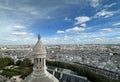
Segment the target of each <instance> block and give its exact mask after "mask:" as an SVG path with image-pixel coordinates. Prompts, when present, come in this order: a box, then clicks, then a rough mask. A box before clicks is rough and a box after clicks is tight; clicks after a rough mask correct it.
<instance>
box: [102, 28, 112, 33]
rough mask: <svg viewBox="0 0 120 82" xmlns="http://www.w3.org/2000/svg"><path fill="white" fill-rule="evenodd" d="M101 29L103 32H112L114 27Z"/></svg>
mask: <svg viewBox="0 0 120 82" xmlns="http://www.w3.org/2000/svg"><path fill="white" fill-rule="evenodd" d="M101 31H102V32H112V31H113V29H111V28H103V29H101Z"/></svg>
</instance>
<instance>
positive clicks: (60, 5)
mask: <svg viewBox="0 0 120 82" xmlns="http://www.w3.org/2000/svg"><path fill="white" fill-rule="evenodd" d="M119 5H120V0H74V1H73V0H59V1H57V0H51V1H49V0H39V1H38V0H20V1H16V0H0V11H1V12H0V28H1V29H0V45H24V44H34V43H35V42H36V41H37V38H36V36H37V34H40V35H41V36H42V38H41V39H42V42H43V43H44V44H118V43H120V20H119V19H120V6H119Z"/></svg>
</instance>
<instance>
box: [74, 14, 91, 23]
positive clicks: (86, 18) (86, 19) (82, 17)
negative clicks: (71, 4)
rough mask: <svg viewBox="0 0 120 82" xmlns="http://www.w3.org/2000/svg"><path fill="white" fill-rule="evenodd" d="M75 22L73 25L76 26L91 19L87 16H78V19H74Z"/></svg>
mask: <svg viewBox="0 0 120 82" xmlns="http://www.w3.org/2000/svg"><path fill="white" fill-rule="evenodd" d="M75 20H76V21H77V22H76V23H75V25H77V24H82V23H85V22H87V21H89V20H91V18H90V17H88V16H79V17H76V18H75Z"/></svg>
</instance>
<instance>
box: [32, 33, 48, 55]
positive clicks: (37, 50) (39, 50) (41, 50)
mask: <svg viewBox="0 0 120 82" xmlns="http://www.w3.org/2000/svg"><path fill="white" fill-rule="evenodd" d="M33 55H46V49H45V46H43V44H42V42H41V41H40V35H38V41H37V43H36V44H35V46H34V48H33Z"/></svg>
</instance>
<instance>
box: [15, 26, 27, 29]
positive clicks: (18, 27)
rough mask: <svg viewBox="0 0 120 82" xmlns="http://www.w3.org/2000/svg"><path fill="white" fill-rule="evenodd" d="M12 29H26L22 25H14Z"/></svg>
mask: <svg viewBox="0 0 120 82" xmlns="http://www.w3.org/2000/svg"><path fill="white" fill-rule="evenodd" d="M14 28H15V29H26V27H25V26H22V25H15V26H14Z"/></svg>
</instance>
